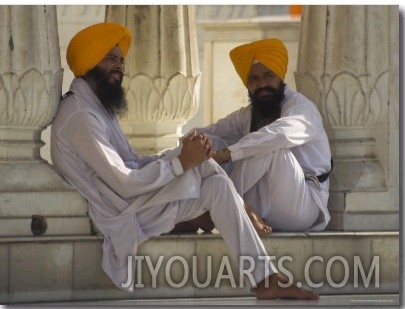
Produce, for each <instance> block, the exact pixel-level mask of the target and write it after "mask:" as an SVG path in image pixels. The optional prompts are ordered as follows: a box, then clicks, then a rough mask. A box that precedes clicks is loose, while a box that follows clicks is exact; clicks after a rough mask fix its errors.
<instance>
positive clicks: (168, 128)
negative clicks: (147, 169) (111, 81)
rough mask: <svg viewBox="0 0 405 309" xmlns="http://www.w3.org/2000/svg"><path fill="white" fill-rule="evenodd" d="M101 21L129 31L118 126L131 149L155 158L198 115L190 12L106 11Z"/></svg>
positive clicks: (175, 8) (154, 8)
mask: <svg viewBox="0 0 405 309" xmlns="http://www.w3.org/2000/svg"><path fill="white" fill-rule="evenodd" d="M106 16H107V17H106V20H107V21H113V22H117V23H120V24H123V25H125V26H126V27H128V28H129V29H130V30H131V33H132V45H131V48H130V50H129V53H128V55H127V58H126V61H125V63H126V65H125V77H124V83H123V84H124V87H125V89H126V91H127V99H128V107H129V108H128V113H127V115H126V116H124V117H123V118H122V119H121V125H122V127H123V130H124V132H125V133H126V135H127V137H128V138H129V139H130V141H131V143H132V144H133V146H134V148H135V149H136V150H137V151H138V152H140V153H154V152H156V151H160V150H163V149H165V148H172V147H175V146H176V145H177V141H178V138H179V136H180V134H181V127H182V125H183V124H184V123H185V122H186V121H187V120H189V119H191V118H192V117H193V116H194V114H195V113H196V111H197V108H198V100H199V87H200V72H199V65H198V48H197V38H196V25H195V14H194V7H192V6H181V5H163V6H160V5H145V6H108V7H107V13H106Z"/></svg>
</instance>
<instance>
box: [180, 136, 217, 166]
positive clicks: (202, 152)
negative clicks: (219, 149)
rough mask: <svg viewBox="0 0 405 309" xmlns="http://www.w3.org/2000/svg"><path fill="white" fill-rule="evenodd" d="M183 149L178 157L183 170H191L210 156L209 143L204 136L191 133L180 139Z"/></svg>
mask: <svg viewBox="0 0 405 309" xmlns="http://www.w3.org/2000/svg"><path fill="white" fill-rule="evenodd" d="M182 143H183V147H182V149H181V153H180V155H179V160H180V163H181V165H182V167H183V170H184V171H186V170H188V169H190V168H193V167H195V166H197V165H199V164H201V163H202V162H204V161H205V160H207V159H209V158H211V156H212V149H211V147H212V145H211V141H210V140H209V139H208V138H207V136H206V135H204V134H201V133H200V134H197V132H195V131H194V132H192V133H190V134H189V135H187V136H186V137H185V138H183V139H182Z"/></svg>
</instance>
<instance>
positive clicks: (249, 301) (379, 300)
mask: <svg viewBox="0 0 405 309" xmlns="http://www.w3.org/2000/svg"><path fill="white" fill-rule="evenodd" d="M400 303H401V301H400V297H399V294H375V295H365V294H362V295H322V296H321V298H320V299H319V300H318V301H301V300H257V299H255V298H254V297H225V298H219V297H217V298H181V299H147V300H133V299H131V300H100V301H77V302H52V303H38V304H32V303H31V304H15V305H10V307H13V308H19V307H21V308H24V307H25V308H26V307H30V308H63V307H66V308H72V307H74V308H77V307H79V308H86V307H92V308H103V307H104V308H125V307H129V306H130V307H135V308H164V307H174V308H179V307H182V308H184V307H185V308H193V307H211V306H216V307H218V306H227V307H251V306H257V307H273V308H286V307H287V308H288V307H299V308H314V307H319V308H329V307H332V306H333V307H334V308H336V307H350V308H356V307H357V308H359V307H361V308H370V307H378V308H389V307H391V308H393V307H397V308H398V307H399V306H400V305H401V304H400ZM0 307H1V306H0ZM401 307H402V306H401Z"/></svg>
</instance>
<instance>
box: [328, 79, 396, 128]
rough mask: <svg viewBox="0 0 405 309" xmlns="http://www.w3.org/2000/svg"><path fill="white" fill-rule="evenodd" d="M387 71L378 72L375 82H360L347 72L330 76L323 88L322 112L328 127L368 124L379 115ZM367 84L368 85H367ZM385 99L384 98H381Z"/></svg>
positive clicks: (369, 125)
mask: <svg viewBox="0 0 405 309" xmlns="http://www.w3.org/2000/svg"><path fill="white" fill-rule="evenodd" d="M387 78H388V74H387V73H385V74H381V75H380V76H379V77H378V79H377V81H376V85H371V86H370V87H367V86H368V85H364V83H362V78H361V77H358V76H355V75H353V74H351V73H346V72H344V73H340V74H337V75H336V76H334V77H333V80H332V81H331V84H330V87H329V89H328V91H327V94H326V97H325V102H324V104H323V109H322V113H323V116H324V118H325V119H326V121H327V122H328V123H329V124H330V125H331V126H332V127H372V126H373V125H375V124H376V123H377V122H378V120H379V119H380V117H381V110H382V107H383V104H384V102H386V93H385V94H384V93H381V92H380V91H379V89H381V90H384V88H385V89H387V82H388V80H387ZM370 88H371V89H370ZM383 99H385V101H384V100H383Z"/></svg>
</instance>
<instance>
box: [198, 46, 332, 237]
mask: <svg viewBox="0 0 405 309" xmlns="http://www.w3.org/2000/svg"><path fill="white" fill-rule="evenodd" d="M230 58H231V60H232V63H233V65H234V67H235V70H236V72H237V73H238V75H239V77H240V78H241V80H242V82H243V84H244V85H245V86H246V87H247V89H248V95H249V98H250V101H251V104H250V105H248V106H247V107H243V108H241V109H240V110H238V111H235V112H233V113H231V114H230V115H228V116H227V117H225V118H224V119H221V120H219V121H218V122H217V123H215V124H212V125H209V126H208V127H205V128H201V129H198V130H199V131H200V132H203V133H205V134H208V135H209V136H211V137H212V138H213V140H214V142H213V143H214V146H215V143H216V140H218V141H221V142H222V143H224V144H225V146H224V147H222V149H220V150H218V151H217V152H215V153H214V155H213V156H214V158H215V160H216V161H217V162H219V163H220V164H225V163H226V162H228V163H227V165H226V166H227V167H228V169H229V170H228V173H229V175H230V178H231V179H232V180H233V183H234V185H235V187H236V189H237V191H238V192H239V194H240V195H241V196H242V197H243V198H244V200H245V201H246V205H247V207H250V208H253V209H254V210H255V211H256V213H257V216H256V217H252V218H251V219H252V222H253V224H254V226H255V227H256V229H257V230H258V231H259V232H260V231H263V230H264V229H266V228H267V229H269V228H271V229H272V230H278V231H319V230H323V229H325V227H326V225H327V224H328V222H329V219H330V215H329V213H328V209H327V202H328V197H329V181H328V174H329V172H330V170H331V153H330V148H329V142H328V138H327V136H326V133H325V130H324V127H323V124H322V118H321V116H320V113H319V111H318V109H317V108H316V106H315V104H314V103H313V102H311V101H310V100H308V99H307V98H306V97H305V96H303V95H302V94H300V93H297V92H294V91H292V90H291V89H290V88H289V87H288V86H287V85H286V84H285V83H284V79H285V75H286V72H287V65H288V53H287V49H286V47H285V46H284V44H283V42H282V41H280V40H278V39H264V40H259V41H255V42H253V43H249V44H244V45H241V46H238V47H236V48H234V49H232V50H231V52H230ZM226 145H227V146H226Z"/></svg>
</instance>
